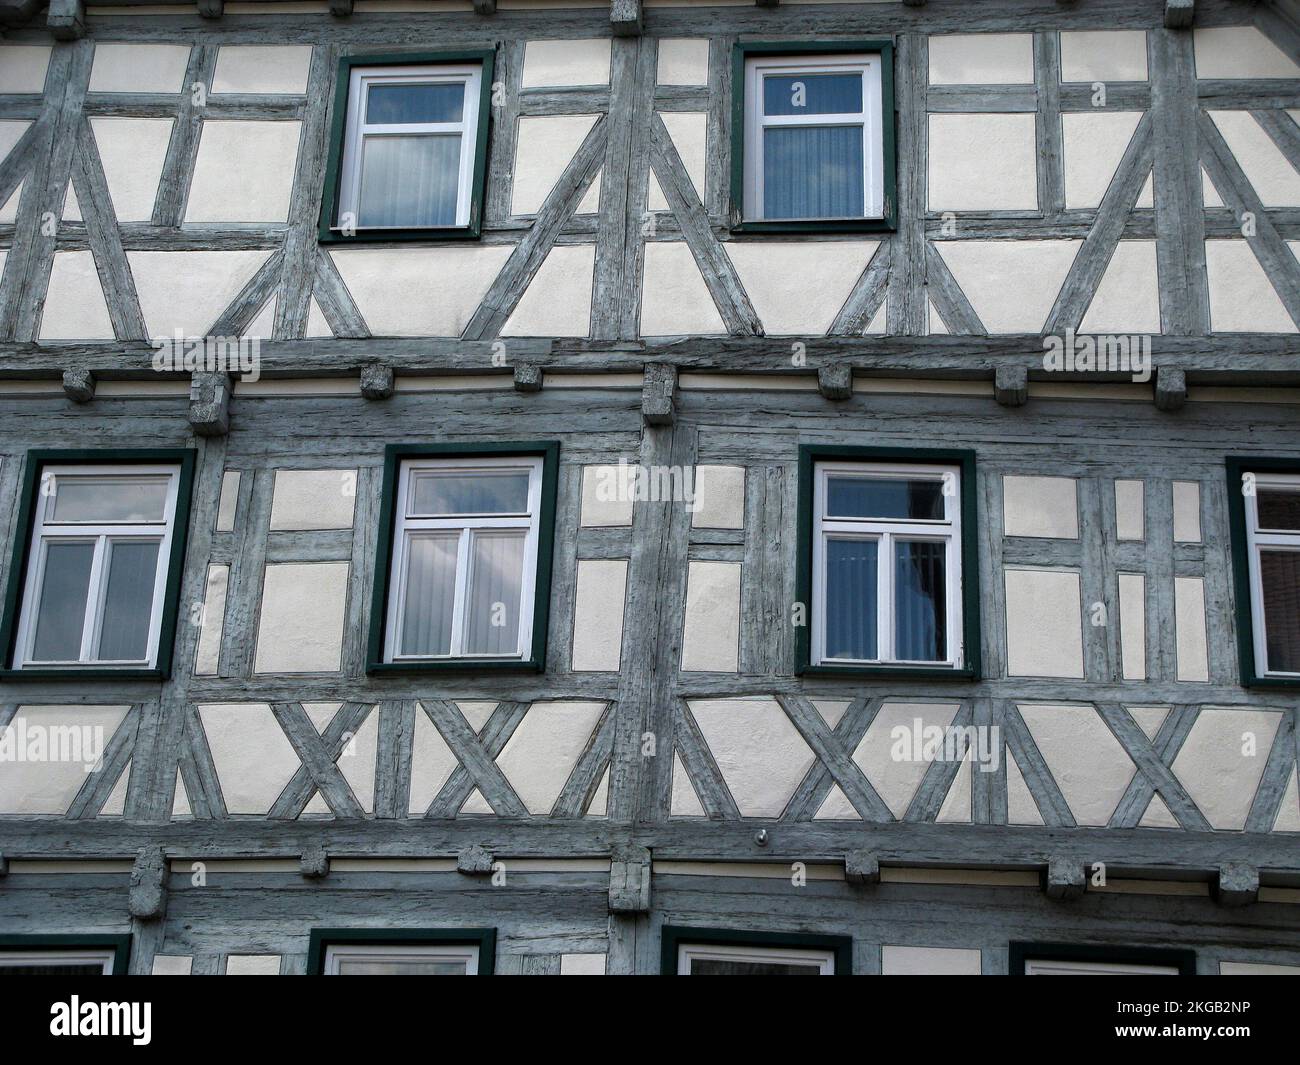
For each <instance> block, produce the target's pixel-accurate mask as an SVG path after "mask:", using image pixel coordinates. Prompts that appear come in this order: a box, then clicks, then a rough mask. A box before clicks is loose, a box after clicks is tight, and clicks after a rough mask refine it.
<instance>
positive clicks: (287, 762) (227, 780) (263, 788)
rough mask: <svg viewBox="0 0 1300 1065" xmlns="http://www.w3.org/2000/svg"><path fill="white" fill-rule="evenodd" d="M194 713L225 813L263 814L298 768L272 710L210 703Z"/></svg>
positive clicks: (240, 704) (290, 744)
mask: <svg viewBox="0 0 1300 1065" xmlns="http://www.w3.org/2000/svg"><path fill="white" fill-rule="evenodd" d="M198 712H199V720H200V721H201V722H202V724H203V733H204V735H205V737H206V738H207V742H208V749H209V750H210V751H211V752H212V762H213V765H214V766H215V767H216V770H217V779H218V781H219V782H220V784H221V794H222V798H223V799H224V800H225V804H226V810H227V812H228V813H232V814H265V813H267V812H268V811H269V810H270V809H271V806H272V805H273V804H274V803H275V800H276V799H277V798H279V796H280V792H282V791H283V790H284V788H285V785H286V784H288V783H289V781H290V780H291V779H292V777H293V775H294V774H295V773H296V772H297V771H298V767H299V766H300V765H302V762H301V760H300V759H299V758H298V754H297V752H296V751H295V750H294V748H293V744H292V743H290V742H289V737H288V736H286V735H285V734H284V730H283V729H282V728H281V727H280V723H279V721H277V720H276V717H275V715H274V714H273V713H272V712H271V708H270V707H269V706H268V705H266V704H265V703H209V704H202V705H200V706H199V707H198Z"/></svg>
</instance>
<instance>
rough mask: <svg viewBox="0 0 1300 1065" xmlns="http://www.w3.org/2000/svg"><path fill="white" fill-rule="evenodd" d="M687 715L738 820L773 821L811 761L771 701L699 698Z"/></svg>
mask: <svg viewBox="0 0 1300 1065" xmlns="http://www.w3.org/2000/svg"><path fill="white" fill-rule="evenodd" d="M690 709H691V714H692V715H693V716H694V718H695V721H696V723H697V724H698V725H699V726H700V732H701V733H702V734H703V736H704V740H705V742H706V743H707V744H708V745H709V750H710V751H711V752H712V754H713V758H714V760H715V761H716V762H717V763H718V768H719V769H720V770H721V771H722V776H723V779H724V780H725V781H726V783H727V788H728V790H729V791H730V792H731V794H732V797H733V798H734V799H735V800H736V805H737V806H738V807H739V809H740V813H741V816H742V817H777V816H779V815H780V813H781V811H782V810H784V809H785V806H786V803H787V802H789V801H790V796H791V795H793V794H794V789H795V788H796V787H797V786H798V784H799V781H801V780H802V779H803V777H804V774H805V773H807V771H808V769H809V768H810V767H811V766H812V764H813V762H814V760H815V759H814V757H813V753H812V751H811V750H810V749H809V748H808V745H807V744H806V743H805V742H804V739H803V737H802V736H801V735H800V734H799V730H798V729H796V728H795V727H794V725H793V724H791V722H790V719H789V718H788V717H786V715H785V712H784V711H783V710H782V709H781V707H780V706H779V705H778V704H777V702H776V700H775V699H771V698H755V699H701V700H692V701H691V703H690Z"/></svg>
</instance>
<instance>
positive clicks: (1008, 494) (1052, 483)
mask: <svg viewBox="0 0 1300 1065" xmlns="http://www.w3.org/2000/svg"><path fill="white" fill-rule="evenodd" d="M1002 510H1003V532H1004V534H1005V535H1007V536H1039V537H1047V538H1051V539H1063V540H1077V539H1078V538H1079V504H1078V492H1077V482H1076V481H1075V479H1074V478H1073V477H1022V476H1011V475H1006V476H1004V477H1003V478H1002Z"/></svg>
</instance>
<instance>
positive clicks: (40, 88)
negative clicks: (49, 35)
mask: <svg viewBox="0 0 1300 1065" xmlns="http://www.w3.org/2000/svg"><path fill="white" fill-rule="evenodd" d="M49 65H50V46H49V45H48V44H3V45H0V93H33V92H35V93H40V92H44V91H45V72H46V70H47V69H48V68H49ZM0 155H3V152H0Z"/></svg>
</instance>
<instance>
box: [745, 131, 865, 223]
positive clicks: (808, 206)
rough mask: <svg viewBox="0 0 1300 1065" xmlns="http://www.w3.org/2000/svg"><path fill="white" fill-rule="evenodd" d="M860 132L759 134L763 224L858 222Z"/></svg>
mask: <svg viewBox="0 0 1300 1065" xmlns="http://www.w3.org/2000/svg"><path fill="white" fill-rule="evenodd" d="M863 196H864V193H863V161H862V127H861V126H817V127H808V126H783V127H779V128H773V129H767V130H764V131H763V217H764V218H861V217H862V216H863V214H864V213H865V211H866V208H865V206H864V199H863Z"/></svg>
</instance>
